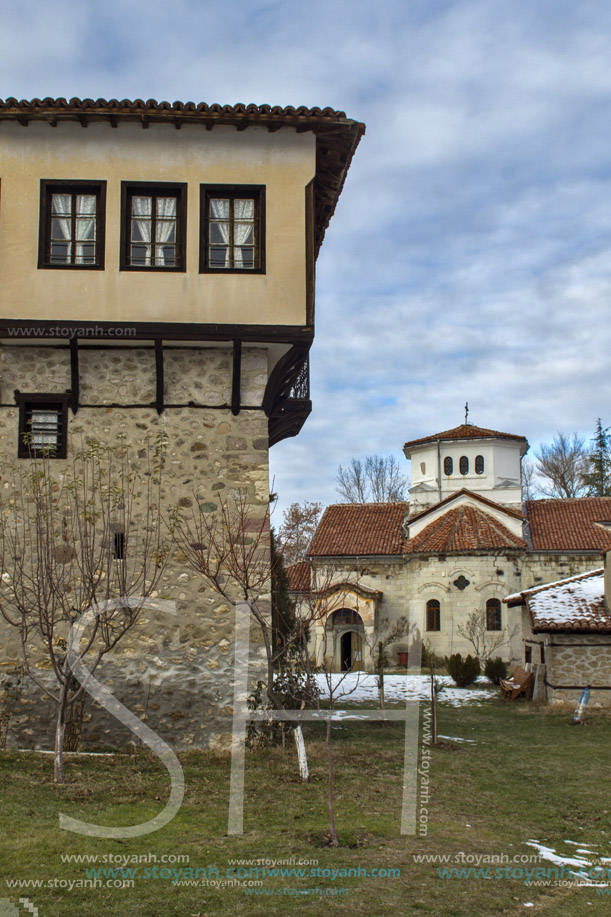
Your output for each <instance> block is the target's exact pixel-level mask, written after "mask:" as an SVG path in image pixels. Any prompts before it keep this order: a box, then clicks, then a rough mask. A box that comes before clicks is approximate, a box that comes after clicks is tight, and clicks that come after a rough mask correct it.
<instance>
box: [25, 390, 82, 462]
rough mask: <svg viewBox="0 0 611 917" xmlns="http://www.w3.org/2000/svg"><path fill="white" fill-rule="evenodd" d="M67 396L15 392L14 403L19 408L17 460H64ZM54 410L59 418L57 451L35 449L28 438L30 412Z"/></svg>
mask: <svg viewBox="0 0 611 917" xmlns="http://www.w3.org/2000/svg"><path fill="white" fill-rule="evenodd" d="M69 400H70V398H69V395H65V394H64V395H62V394H60V393H53V394H49V393H44V394H42V393H39V392H36V393H32V394H30V393H28V394H24V393H23V392H15V402H16V403H17V405H18V406H19V435H18V441H17V457H18V458H26V459H27V458H29V459H31V458H42V457H45V458H52V459H65V458H66V452H67V445H68V403H69ZM52 408H55V409H56V410H57V413H58V418H59V437H58V443H57V449H55V450H54V451H53V450H52V449H49V448H47V447H45V448H42V449H35V448H34V447H33V446H32V444H31V442H29V441H28V437H29V436H30V434H31V428H30V427H29V421H30V418H31V416H32V412H33V411H35V410H37V409H39V410H49V409H52Z"/></svg>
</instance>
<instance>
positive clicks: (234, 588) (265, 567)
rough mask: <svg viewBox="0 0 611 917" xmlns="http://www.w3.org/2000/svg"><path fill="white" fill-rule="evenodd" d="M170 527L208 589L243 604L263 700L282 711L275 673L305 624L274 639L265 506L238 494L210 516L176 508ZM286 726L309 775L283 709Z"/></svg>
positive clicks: (297, 645)
mask: <svg viewBox="0 0 611 917" xmlns="http://www.w3.org/2000/svg"><path fill="white" fill-rule="evenodd" d="M170 528H171V532H172V535H173V537H174V540H175V541H176V543H177V545H178V547H179V548H180V550H181V552H182V555H183V556H184V558H185V559H186V561H187V563H189V565H190V566H191V567H192V568H193V570H195V571H196V572H197V573H198V574H199V575H200V576H201V577H202V579H203V580H204V581H205V582H206V583H207V584H208V586H210V588H212V589H213V590H214V591H215V592H217V593H218V594H219V595H222V596H223V598H225V599H226V600H227V601H228V602H230V603H231V604H236V603H237V602H244V604H245V605H246V606H247V607H248V610H249V613H250V615H251V617H252V619H253V620H254V621H255V622H256V624H257V626H258V628H259V631H260V633H261V639H262V642H263V646H264V648H265V660H266V670H267V671H266V679H265V693H266V696H267V698H268V701H269V704H270V706H271V707H272V709H273V710H275V711H285V710H286V703H285V699H284V698H283V696H282V694H281V692H279V691H276V690H275V675H276V671H277V669H278V668H279V663H280V662H281V660H282V661H284V662H286V660H287V659H289V658H290V656H291V655H292V653H291V650H295V651H301V650H302V648H303V652H305V632H306V630H307V626H308V623H309V621H308V620H304V619H302V618H298V617H296V618H295V627H294V628H291V629H289V630H285V631H284V632H283V636H282V639H281V640H279V641H275V640H274V628H273V622H272V615H271V613H270V599H269V594H270V590H271V588H272V583H271V580H272V569H271V545H270V525H269V506H266V507H265V508H262V507H261V506H260V505H255V504H249V503H248V500H247V495H246V494H245V493H244V492H243V491H240V492H238V493H237V495H236V497H235V499H234V500H233V501H232V503H226V502H225V503H223V502H221V503H220V505H219V507H218V509H217V510H215V511H214V512H204V511H203V510H202V509H198V510H195V509H193V510H192V511H191V515H190V517H188V518H187V517H186V516H185V515H184V514H183V511H182V510H181V509H180V508H178V507H177V508H175V510H174V511H173V513H172V517H171V523H170ZM304 682H305V683H304V685H303V697H304V699H305V702H308V701H309V700H310V699H311V698H310V696H309V692H308V686H309V677H308V675H307V674H306V677H305V679H304ZM312 693H314V692H312ZM285 722H287V723H288V724H289V725H290V726H291V727H292V728H293V729H294V730H295V743H296V746H297V750H298V754H299V756H300V771H301V773H302V775H307V762H305V765H304V760H303V756H304V753H305V746H304V743H303V734H302V730H301V725H300V722H299V715H298V711H297V710H296V711H295V715H294V716H293V715H292V713H290V712H289V711H287V712H286V721H285ZM304 779H306V778H304Z"/></svg>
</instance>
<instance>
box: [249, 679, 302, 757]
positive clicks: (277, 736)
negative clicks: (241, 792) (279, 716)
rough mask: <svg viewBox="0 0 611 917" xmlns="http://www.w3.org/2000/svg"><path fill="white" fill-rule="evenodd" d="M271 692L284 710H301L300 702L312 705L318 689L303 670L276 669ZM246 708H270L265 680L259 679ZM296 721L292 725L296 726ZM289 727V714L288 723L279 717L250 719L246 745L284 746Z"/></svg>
mask: <svg viewBox="0 0 611 917" xmlns="http://www.w3.org/2000/svg"><path fill="white" fill-rule="evenodd" d="M274 694H275V696H276V697H277V699H278V700H279V701H280V703H281V704H282V707H283V709H284V710H287V711H289V710H300V709H301V706H302V703H303V704H304V705H305V706H306V707H311V706H313V705H314V704H315V703H316V699H317V698H318V697H319V696H320V689H319V687H318V685H317V684H316V682H315V681H314V679H313V678H308V676H307V675H306V674H305V673H297V672H278V673H277V674H276V675H275V676H274ZM247 705H248V709H249V710H271V709H272V708H271V705H270V703H269V699H268V697H267V690H266V686H265V682H263V681H258V682H257V687H256V689H255V690H254V691H253V693H252V694H251V695H249V697H248V698H247ZM296 723H297V721H295V723H294V724H293V725H296ZM291 728H292V725H291V723H290V714H288V713H287V722H283V721H282V720H271V721H269V722H268V721H265V720H254V721H253V720H251V721H250V722H249V724H248V729H247V735H246V744H247V745H248V747H249V748H253V749H256V748H258V747H260V746H263V745H276V744H279V743H282V745H284V742H285V737H286V734H287V732H288V731H289V730H290V729H291Z"/></svg>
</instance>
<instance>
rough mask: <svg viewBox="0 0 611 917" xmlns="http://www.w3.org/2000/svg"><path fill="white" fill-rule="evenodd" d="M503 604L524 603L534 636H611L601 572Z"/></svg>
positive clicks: (530, 591) (528, 592)
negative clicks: (557, 633)
mask: <svg viewBox="0 0 611 917" xmlns="http://www.w3.org/2000/svg"><path fill="white" fill-rule="evenodd" d="M503 601H504V602H506V604H507V605H519V604H526V605H527V607H528V612H529V615H530V619H531V623H532V628H533V631H534V632H535V633H537V632H538V631H550V630H555V631H573V632H584V631H586V632H587V631H594V632H597V633H611V615H610V614H609V612H608V610H607V603H606V602H605V580H604V571H603V570H590V571H589V572H588V573H581V574H579V575H578V576H571V577H569V578H568V579H564V580H558V581H557V582H555V583H546V584H545V585H543V586H537V587H535V588H533V589H526V590H524V591H523V592H520V593H514V594H513V595H509V596H507V597H506V598H505V599H504V600H503Z"/></svg>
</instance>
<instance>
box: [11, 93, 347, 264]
mask: <svg viewBox="0 0 611 917" xmlns="http://www.w3.org/2000/svg"><path fill="white" fill-rule="evenodd" d="M0 119H2V120H12V121H17V122H19V123H20V124H23V125H24V126H27V125H28V124H29V122H30V121H33V120H36V121H47V122H48V123H49V124H50V125H51V126H52V127H55V126H56V125H57V123H58V122H59V121H73V122H74V121H76V122H77V123H80V124H82V126H83V127H86V126H87V125H88V124H89V123H90V122H91V121H109V122H110V123H111V124H112V126H113V127H116V126H117V124H118V123H119V122H124V121H136V122H139V123H141V124H142V126H143V127H148V125H149V123H151V124H152V123H155V122H157V123H159V122H165V123H169V124H173V125H174V126H175V127H177V128H179V127H181V125H182V124H200V125H202V127H205V128H206V129H208V130H210V129H211V128H212V127H214V126H215V125H217V124H228V125H233V126H235V127H237V128H238V129H239V130H242V129H244V128H245V127H248V126H249V125H258V126H261V127H266V128H267V129H268V130H270V131H274V130H278V129H279V128H281V127H294V128H295V129H296V130H297V131H298V132H301V131H312V132H313V133H314V134H315V135H316V177H315V180H314V224H315V233H314V235H315V247H316V252H317V253H318V250H319V249H320V246H321V244H322V240H323V238H324V235H325V230H326V229H327V227H328V225H329V222H330V220H331V217H332V216H333V212H334V210H335V206H336V204H337V200H338V198H339V196H340V194H341V191H342V188H343V186H344V182H345V180H346V175H347V172H348V169H349V168H350V163H351V162H352V157H353V156H354V152H355V150H356V148H357V146H358V144H359V141H360V139H361V137H362V136H363V134H364V133H365V125H364V124H361V123H360V122H359V121H353V120H352V119H351V118H347V117H346V114H345V112H343V111H335V109H333V108H307V107H306V106H305V105H301V106H299V107H297V108H293V107H292V106H290V105H289V106H286V107H284V108H283V107H282V106H280V105H254V104H250V105H244V104H242V103H238V104H237V105H218V104H213V105H207V104H206V103H205V102H199V103H197V104H196V103H195V102H157V101H156V100H155V99H149V100H148V101H146V102H145V101H144V100H143V99H135V100H134V101H130V100H129V99H122V100H121V101H119V100H118V99H110V100H107V99H76V98H74V99H70V100H69V101H68V100H67V99H51V98H46V99H32V100H31V101H27V100H24V99H22V100H18V99H14V98H9V99H4V100H2V99H0Z"/></svg>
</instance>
